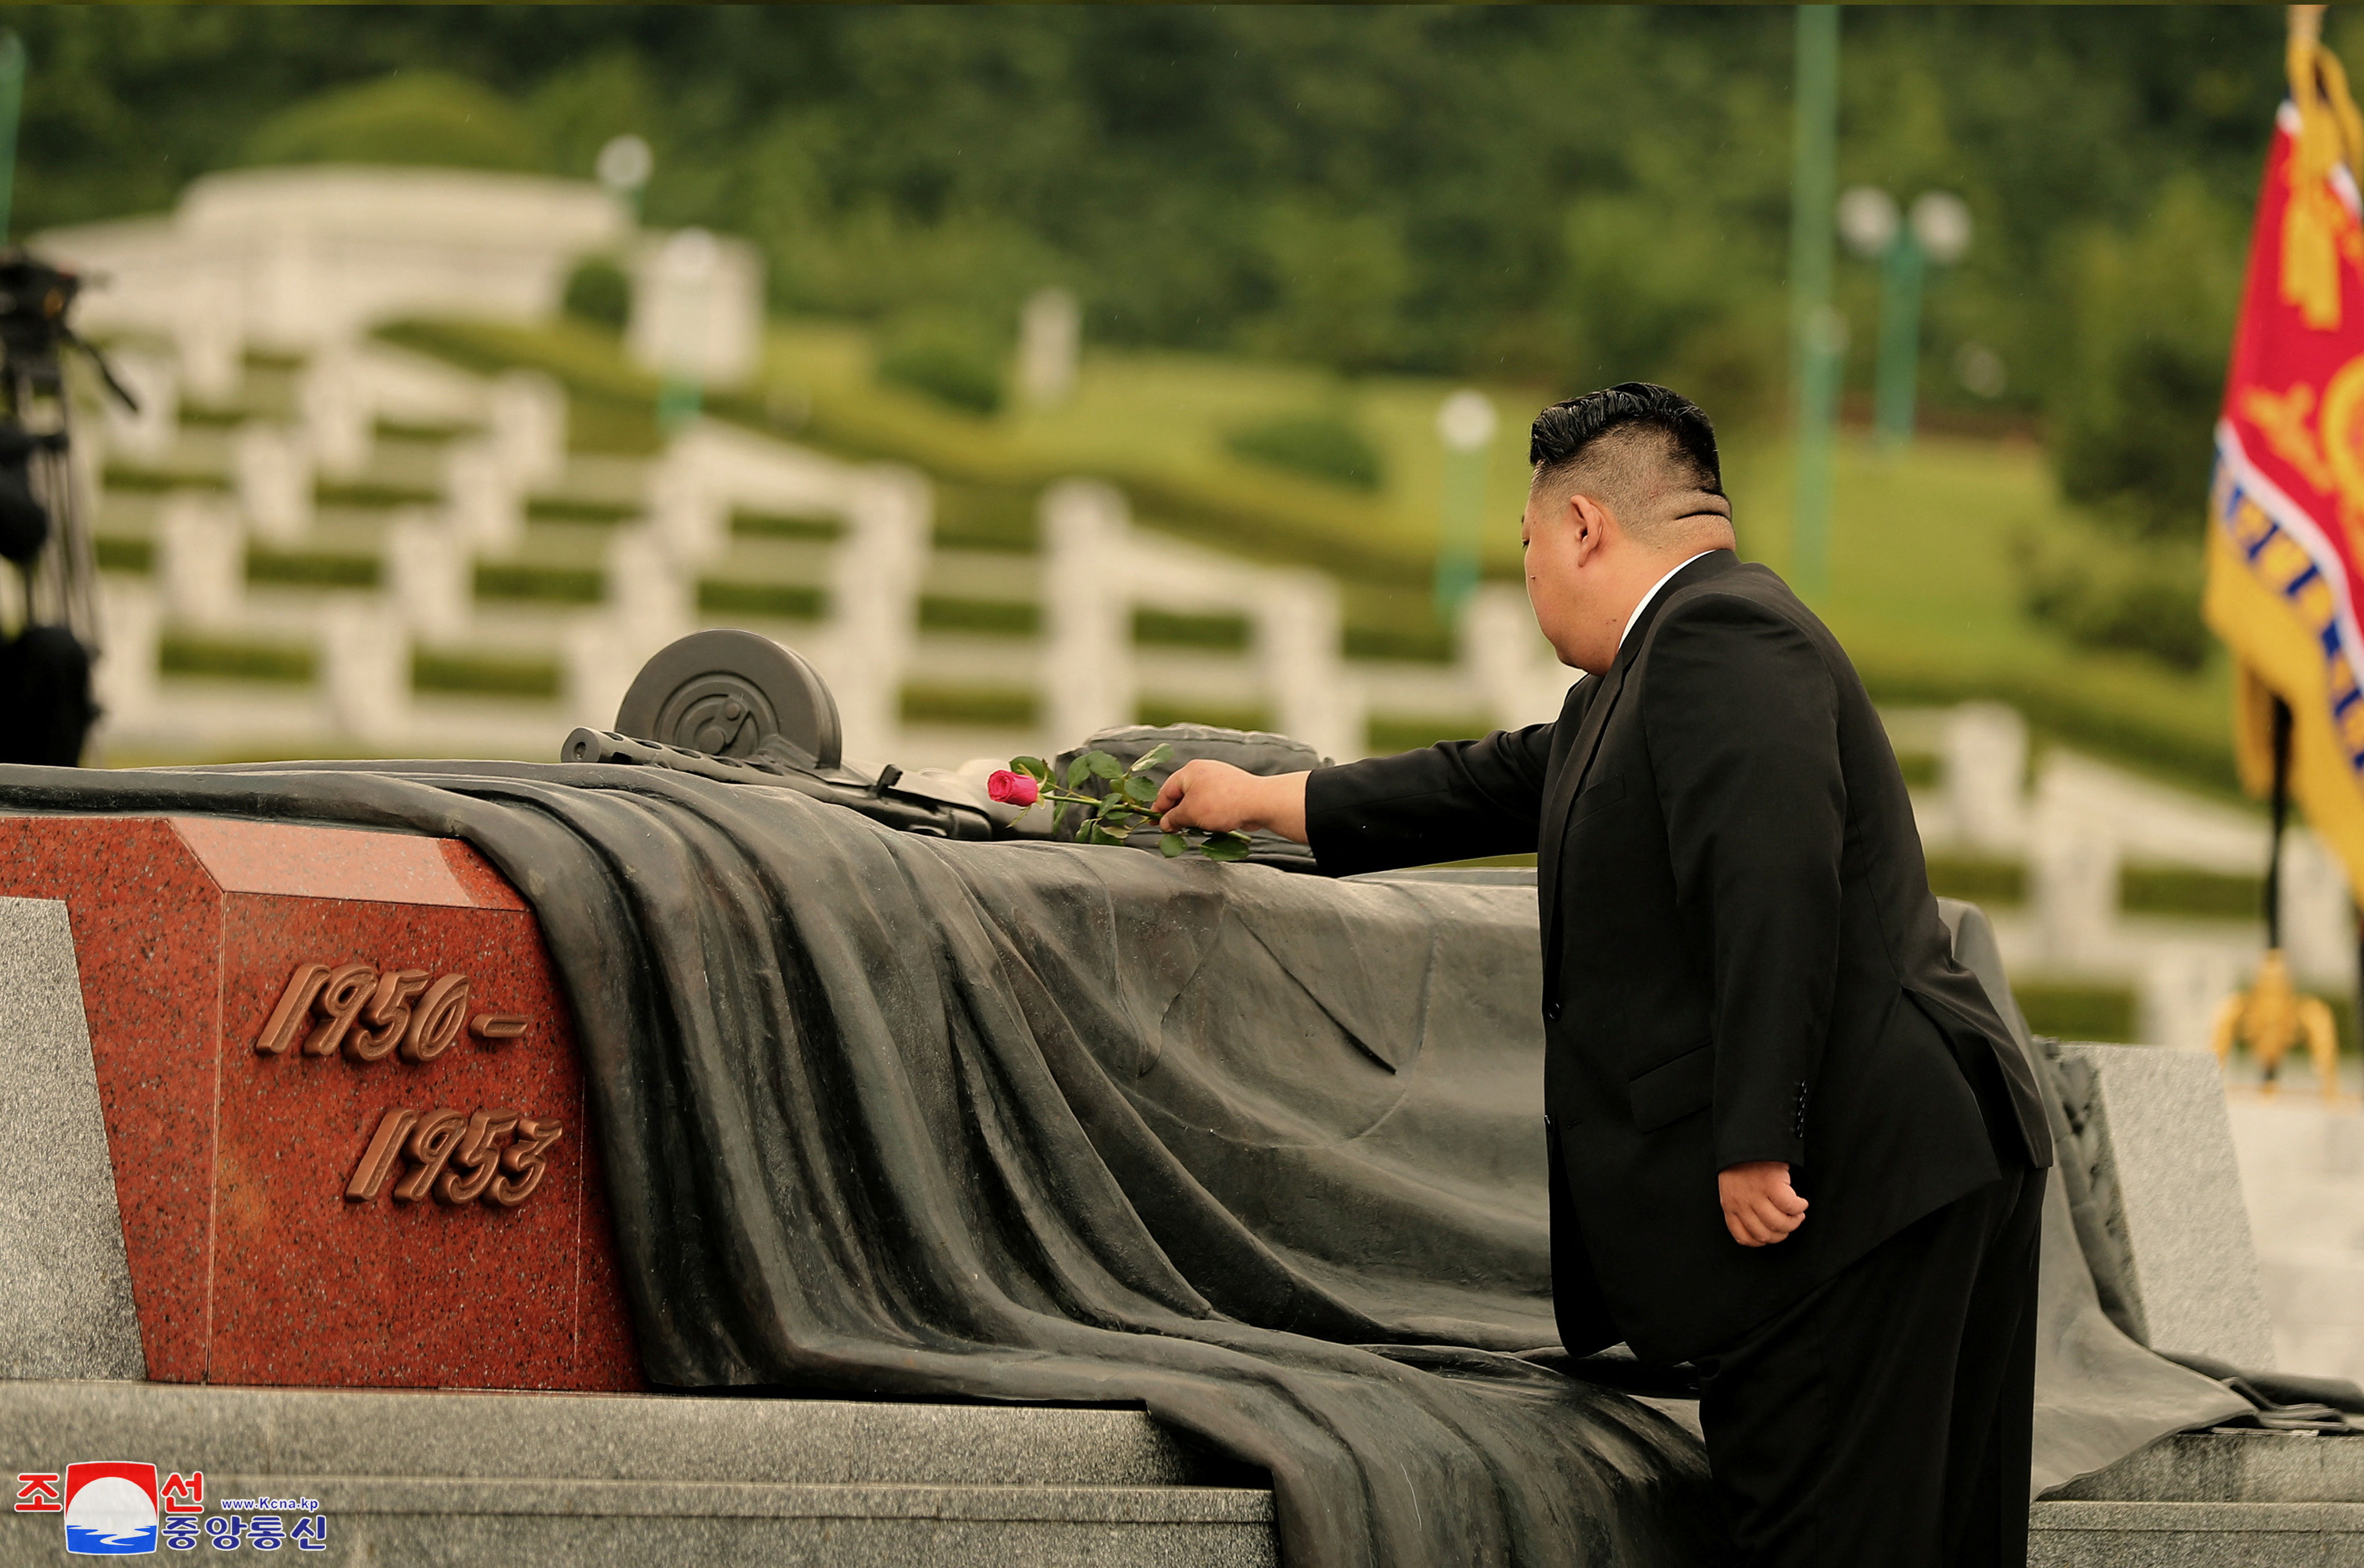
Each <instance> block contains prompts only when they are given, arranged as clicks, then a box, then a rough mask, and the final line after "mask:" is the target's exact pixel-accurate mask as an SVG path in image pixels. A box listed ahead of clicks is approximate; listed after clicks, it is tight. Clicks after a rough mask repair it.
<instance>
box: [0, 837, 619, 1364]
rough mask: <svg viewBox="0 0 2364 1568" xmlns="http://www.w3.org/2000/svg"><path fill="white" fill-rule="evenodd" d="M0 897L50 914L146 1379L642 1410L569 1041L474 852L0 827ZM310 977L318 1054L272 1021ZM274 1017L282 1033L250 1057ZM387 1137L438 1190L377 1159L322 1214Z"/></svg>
mask: <svg viewBox="0 0 2364 1568" xmlns="http://www.w3.org/2000/svg"><path fill="white" fill-rule="evenodd" d="M0 894H9V895H19V896H39V897H62V898H64V899H65V900H66V901H67V905H68V908H69V914H70V917H71V918H72V924H73V929H74V935H75V951H76V955H77V959H78V961H79V963H80V966H81V970H82V979H83V989H84V1000H85V1006H86V1007H87V1008H88V1009H89V1012H90V1016H91V1033H92V1043H93V1051H94V1055H95V1059H96V1062H97V1068H98V1078H99V1090H100V1098H101V1101H102V1104H103V1105H104V1106H105V1108H106V1123H107V1131H108V1137H109V1140H110V1144H111V1146H112V1151H113V1157H114V1164H115V1169H116V1180H117V1197H118V1200H119V1202H120V1204H121V1207H122V1208H123V1212H124V1218H125V1241H126V1249H127V1251H128V1253H129V1255H130V1264H131V1273H132V1284H133V1294H134V1299H135V1303H136V1305H137V1306H138V1307H139V1316H140V1325H141V1333H142V1336H143V1339H144V1340H145V1343H146V1346H147V1351H148V1360H149V1369H150V1375H151V1377H154V1378H158V1379H162V1380H169V1381H177V1382H197V1381H205V1382H220V1383H245V1384H276V1385H310V1386H355V1385H378V1386H397V1387H402V1386H415V1387H483V1388H566V1389H618V1388H630V1387H637V1386H640V1385H641V1376H640V1372H639V1358H638V1355H637V1352H636V1351H635V1350H634V1348H633V1345H632V1341H631V1336H630V1326H629V1322H628V1319H627V1318H626V1316H625V1313H624V1308H623V1305H622V1301H621V1296H620V1293H619V1290H618V1285H617V1275H616V1263H615V1254H614V1240H613V1232H612V1229H611V1228H610V1226H609V1224H608V1210H607V1205H606V1203H605V1201H604V1195H603V1194H601V1193H600V1192H599V1191H598V1190H597V1187H596V1182H597V1179H598V1171H597V1161H596V1151H595V1150H594V1149H593V1146H592V1140H591V1138H590V1136H589V1131H590V1129H589V1128H588V1126H587V1119H586V1113H587V1106H586V1105H585V1092H584V1084H583V1079H582V1073H581V1068H580V1064H579V1062H578V1059H577V1055H576V1052H575V1048H574V1033H573V1027H572V1023H571V1020H570V1018H569V1017H568V1014H567V1010H566V1006H565V1003H564V1001H563V997H562V996H561V995H560V994H559V991H558V989H557V984H556V977H555V974H554V973H553V971H552V967H551V963H550V959H549V954H548V952H547V951H545V950H544V948H543V946H542V943H541V935H540V931H539V929H538V928H537V926H536V925H535V922H534V919H533V917H532V915H531V913H530V910H529V909H528V907H527V906H526V904H525V902H524V901H523V900H522V899H521V898H519V896H518V895H517V894H516V892H515V890H514V889H512V888H510V887H509V886H508V884H507V883H506V882H505V881H503V880H502V878H501V877H500V876H499V874H498V873H496V872H495V871H494V870H493V869H492V868H491V866H489V865H488V864H486V863H485V861H484V860H483V859H482V857H480V856H479V855H477V854H476V853H475V851H473V850H471V849H470V848H468V847H467V846H466V845H464V844H461V843H458V842H455V841H451V840H432V839H424V838H419V837H417V836H413V835H407V834H394V833H372V832H362V831H358V830H352V829H344V828H315V827H307V826H297V825H291V824H282V823H261V822H250V821H242V820H235V819H229V818H217V817H181V818H171V819H161V818H133V817H115V818H98V817H13V818H0ZM314 966H325V967H326V968H327V969H329V970H332V971H336V972H339V973H338V974H337V975H336V976H333V977H332V978H337V979H340V981H341V982H342V989H341V991H340V992H339V993H338V995H345V996H347V997H348V998H349V999H350V1001H351V1006H349V1007H348V1008H347V1009H346V1010H345V1012H346V1015H347V1016H349V1017H350V1018H351V1022H350V1024H348V1025H347V1026H346V1027H344V1028H343V1029H339V1028H338V1026H337V1023H336V1021H335V1019H334V1018H332V1017H329V1016H328V1015H329V1013H332V1012H333V1011H334V1009H333V1008H327V1007H324V1006H307V1007H306V1008H305V1010H304V1011H303V1013H302V1014H301V1015H300V1017H299V1016H297V1015H296V1014H295V1013H293V1012H292V1011H291V1012H289V1013H287V1014H285V1015H284V1016H283V1015H281V1013H280V1003H281V1001H282V998H283V995H284V994H285V993H286V992H287V991H288V988H289V986H290V983H291V980H292V979H296V977H299V976H303V975H309V974H315V973H318V971H317V970H316V969H315V968H314ZM356 966H366V969H367V972H368V973H366V974H364V973H362V972H361V970H360V969H359V968H357V967H356ZM447 976H464V977H465V982H466V984H465V994H464V997H463V996H459V995H456V991H457V985H456V982H451V981H447V980H445V979H444V977H447ZM381 977H383V978H384V984H379V982H380V980H381ZM314 989H319V987H315V988H314ZM447 994H449V995H447ZM303 999H304V998H302V997H299V998H298V1000H299V1001H300V1000H303ZM439 1002H440V1006H436V1004H438V1003H439ZM372 1004H376V1005H377V1006H376V1010H375V1012H374V1013H373V1010H372ZM430 1006H434V1008H435V1010H434V1011H433V1012H432V1013H431V1014H430V1013H429V1011H428V1009H429V1007H430ZM274 1018H283V1021H284V1018H296V1025H295V1027H294V1028H293V1029H281V1030H280V1031H279V1037H280V1038H279V1040H276V1041H272V1042H270V1043H280V1044H281V1045H282V1049H279V1050H275V1051H266V1050H258V1049H257V1045H258V1041H263V1040H265V1037H266V1035H267V1034H268V1033H269V1026H271V1025H272V1023H273V1020H274ZM407 1018H411V1019H416V1020H417V1022H418V1027H417V1028H406V1019H407ZM494 1018H508V1019H510V1020H512V1024H511V1026H510V1027H511V1028H514V1027H515V1026H517V1025H520V1024H521V1025H522V1029H521V1032H517V1033H514V1034H510V1033H509V1030H508V1029H504V1028H502V1027H499V1026H496V1025H494V1024H493V1023H492V1022H491V1020H492V1019H494ZM374 1025H375V1026H377V1027H374ZM439 1026H440V1027H439ZM505 1036H507V1038H504V1037H505ZM316 1045H324V1046H325V1047H326V1052H325V1053H320V1052H318V1051H315V1050H313V1049H311V1048H312V1047H313V1046H316ZM392 1112H411V1113H416V1115H417V1118H418V1120H419V1122H420V1123H421V1124H423V1125H422V1126H420V1127H419V1128H418V1129H416V1130H418V1131H419V1135H420V1137H421V1138H422V1139H424V1140H426V1143H425V1146H424V1149H423V1151H422V1158H423V1159H424V1161H425V1162H429V1163H433V1162H435V1161H436V1158H437V1157H438V1156H439V1155H440V1158H441V1164H440V1173H441V1174H442V1175H446V1176H449V1177H450V1178H451V1181H450V1182H448V1183H440V1194H441V1195H440V1197H439V1196H438V1187H439V1183H438V1182H437V1181H435V1180H434V1179H433V1178H434V1177H435V1175H436V1173H434V1172H429V1173H425V1175H423V1176H422V1175H421V1174H420V1173H419V1172H418V1169H417V1164H418V1162H414V1161H411V1160H409V1159H407V1158H406V1159H397V1160H396V1162H394V1166H393V1169H392V1170H391V1172H390V1173H388V1176H387V1178H386V1179H385V1180H384V1181H382V1182H380V1183H379V1184H378V1186H377V1190H376V1191H375V1192H374V1194H372V1195H368V1196H367V1198H366V1200H363V1199H361V1198H358V1197H354V1196H349V1195H348V1188H349V1186H350V1185H351V1184H352V1179H353V1177H354V1174H355V1171H356V1168H357V1167H358V1166H360V1165H361V1164H362V1163H363V1157H364V1154H365V1151H368V1150H369V1149H370V1148H371V1146H372V1142H373V1139H374V1137H375V1135H376V1134H377V1132H378V1130H379V1129H380V1127H381V1126H382V1124H384V1123H385V1120H386V1118H387V1117H388V1115H389V1113H392ZM479 1113H481V1114H479ZM470 1118H473V1119H470ZM519 1118H523V1119H521V1120H520V1119H519ZM513 1121H514V1122H515V1123H516V1126H515V1128H514V1129H513V1130H512V1129H511V1126H510V1124H511V1123H512V1122H513ZM406 1125H407V1124H406ZM438 1128H443V1129H445V1131H443V1132H439V1131H437V1129H438ZM553 1129H555V1131H556V1136H555V1138H554V1139H552V1138H550V1137H549V1136H547V1135H548V1134H550V1133H551V1132H552V1130H553ZM472 1130H473V1131H476V1132H479V1133H480V1134H481V1137H479V1138H477V1139H475V1140H473V1141H472V1140H471V1138H470V1136H469V1135H470V1133H471V1131H472ZM447 1133H448V1136H447V1135H446V1134H447ZM430 1134H431V1135H432V1136H430ZM529 1135H530V1136H529ZM534 1145H541V1146H542V1147H541V1153H540V1155H539V1162H540V1163H541V1165H542V1166H543V1167H544V1168H543V1169H542V1170H541V1172H540V1173H539V1174H538V1175H535V1174H534V1173H533V1171H532V1166H533V1164H534V1163H535V1159H534V1158H533V1157H532V1156H531V1154H530V1148H531V1146H534ZM503 1147H507V1148H509V1149H511V1150H514V1151H517V1152H516V1153H515V1154H514V1155H513V1156H512V1157H511V1159H510V1161H509V1162H508V1164H509V1166H510V1167H513V1168H504V1167H503V1165H502V1163H501V1155H500V1152H499V1151H501V1149H502V1148H503ZM472 1154H473V1155H474V1156H475V1160H474V1163H473V1164H472V1163H468V1160H469V1158H470V1156H471V1155H472ZM529 1180H530V1182H531V1190H530V1193H528V1194H527V1195H524V1196H523V1198H522V1201H519V1202H515V1203H513V1204H507V1205H504V1204H502V1203H499V1202H496V1201H492V1198H493V1197H494V1196H496V1195H500V1194H504V1193H506V1194H508V1195H516V1194H517V1193H518V1192H519V1189H520V1188H522V1187H524V1186H525V1185H526V1184H528V1182H529ZM412 1189H415V1190H416V1192H417V1195H416V1197H415V1198H414V1199H413V1200H412V1201H404V1197H403V1196H398V1194H406V1195H407V1190H412ZM478 1189H483V1190H482V1191H479V1190H478Z"/></svg>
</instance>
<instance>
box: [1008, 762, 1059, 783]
mask: <svg viewBox="0 0 2364 1568" xmlns="http://www.w3.org/2000/svg"><path fill="white" fill-rule="evenodd" d="M1009 767H1010V771H1011V772H1012V773H1024V774H1025V775H1026V776H1027V777H1028V778H1030V779H1032V780H1033V781H1034V782H1035V783H1036V784H1049V783H1050V782H1051V764H1050V763H1048V762H1044V761H1043V759H1042V758H1040V757H1012V758H1010V759H1009Z"/></svg>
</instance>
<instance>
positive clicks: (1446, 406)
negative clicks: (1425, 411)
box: [1436, 387, 1495, 452]
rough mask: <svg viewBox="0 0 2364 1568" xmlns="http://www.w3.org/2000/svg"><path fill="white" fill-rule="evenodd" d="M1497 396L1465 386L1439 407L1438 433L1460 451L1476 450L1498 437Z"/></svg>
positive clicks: (1437, 414) (1448, 443)
mask: <svg viewBox="0 0 2364 1568" xmlns="http://www.w3.org/2000/svg"><path fill="white" fill-rule="evenodd" d="M1494 425H1495V416H1494V400H1493V399H1492V398H1490V397H1488V396H1487V395H1485V394H1484V393H1482V392H1479V391H1478V390H1477V389H1476V388H1475V387H1464V388H1462V389H1461V390H1460V391H1459V392H1456V393H1455V394H1454V395H1452V396H1450V397H1448V398H1446V399H1445V400H1444V403H1443V404H1442V405H1441V406H1438V408H1437V410H1436V433H1437V435H1438V436H1439V437H1440V438H1441V439H1443V440H1444V444H1445V445H1446V446H1447V447H1449V448H1451V449H1452V450H1455V451H1457V452H1474V451H1476V450H1478V448H1480V447H1482V446H1484V445H1486V444H1487V443H1488V442H1489V441H1491V440H1492V439H1494Z"/></svg>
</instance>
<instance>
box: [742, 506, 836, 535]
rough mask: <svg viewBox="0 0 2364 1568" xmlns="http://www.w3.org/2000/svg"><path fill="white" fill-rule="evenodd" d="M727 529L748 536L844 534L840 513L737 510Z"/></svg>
mask: <svg viewBox="0 0 2364 1568" xmlns="http://www.w3.org/2000/svg"><path fill="white" fill-rule="evenodd" d="M730 531H731V532H732V533H734V534H742V535H745V536H746V537H748V538H750V539H841V538H842V537H844V534H845V519H844V518H842V517H808V516H806V515H804V514H802V513H791V512H749V511H743V510H742V511H736V512H733V513H731V514H730Z"/></svg>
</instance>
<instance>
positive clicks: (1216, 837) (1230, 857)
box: [1199, 833, 1248, 861]
mask: <svg viewBox="0 0 2364 1568" xmlns="http://www.w3.org/2000/svg"><path fill="white" fill-rule="evenodd" d="M1199 853H1200V854H1202V855H1204V856H1206V857H1207V858H1208V859H1209V860H1210V861H1240V860H1245V859H1246V858H1247V853H1248V836H1247V835H1246V834H1244V833H1215V834H1211V835H1210V836H1209V837H1208V839H1207V841H1206V842H1205V843H1202V844H1200V845H1199Z"/></svg>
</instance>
